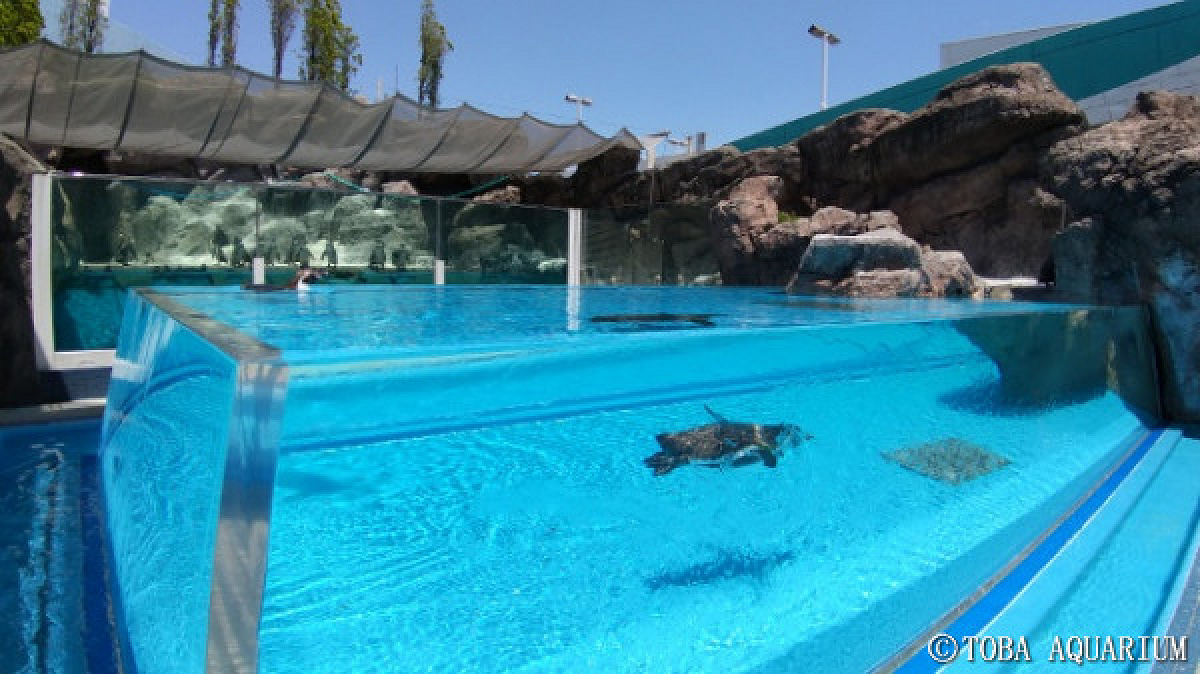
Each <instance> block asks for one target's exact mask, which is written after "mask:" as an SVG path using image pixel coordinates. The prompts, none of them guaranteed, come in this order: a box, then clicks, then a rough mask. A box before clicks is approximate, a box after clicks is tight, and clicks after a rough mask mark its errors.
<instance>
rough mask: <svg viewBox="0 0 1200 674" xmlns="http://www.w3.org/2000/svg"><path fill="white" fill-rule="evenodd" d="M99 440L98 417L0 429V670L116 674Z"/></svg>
mask: <svg viewBox="0 0 1200 674" xmlns="http://www.w3.org/2000/svg"><path fill="white" fill-rule="evenodd" d="M99 437H100V427H99V423H97V422H95V421H84V422H72V423H59V424H53V425H41V426H29V427H18V428H3V427H0V457H2V458H3V461H2V462H0V555H2V556H0V588H2V589H0V615H2V616H3V619H2V620H0V671H5V672H22V673H24V672H29V673H30V674H32V673H33V672H83V671H90V672H97V673H100V672H107V671H114V670H112V669H111V666H112V641H111V636H112V635H111V634H110V633H109V630H108V629H107V628H106V626H105V621H104V617H103V611H104V606H105V604H104V602H105V598H104V597H103V594H104V590H103V579H102V566H103V556H102V555H103V553H102V551H101V548H100V546H99V545H94V544H95V543H96V542H98V541H102V539H103V534H102V528H103V521H102V518H101V516H100V512H99V508H100V505H99V493H98V483H97V481H96V468H95V463H96V461H95V450H96V446H97V443H98V441H99ZM87 541H91V542H92V543H93V549H92V552H100V554H90V553H89V552H88V549H87V545H86V542H87Z"/></svg>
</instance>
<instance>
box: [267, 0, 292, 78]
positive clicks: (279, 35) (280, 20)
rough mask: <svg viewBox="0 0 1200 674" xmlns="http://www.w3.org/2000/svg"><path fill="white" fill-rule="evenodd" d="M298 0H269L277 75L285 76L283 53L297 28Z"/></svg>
mask: <svg viewBox="0 0 1200 674" xmlns="http://www.w3.org/2000/svg"><path fill="white" fill-rule="evenodd" d="M297 9H298V7H297V0H267V11H268V12H270V14H271V46H272V47H274V48H275V77H276V78H280V77H283V53H284V51H285V50H286V49H287V43H288V42H289V41H290V40H291V39H292V32H293V31H294V30H295V29H296V10H297Z"/></svg>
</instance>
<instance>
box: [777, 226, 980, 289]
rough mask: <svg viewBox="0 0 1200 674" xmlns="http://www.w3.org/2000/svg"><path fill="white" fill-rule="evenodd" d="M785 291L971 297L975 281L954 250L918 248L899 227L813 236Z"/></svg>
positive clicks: (963, 261)
mask: <svg viewBox="0 0 1200 674" xmlns="http://www.w3.org/2000/svg"><path fill="white" fill-rule="evenodd" d="M787 290H788V292H792V293H802V294H814V293H829V294H834V295H844V296H850V297H973V296H975V295H976V294H977V293H978V292H979V290H980V287H979V283H978V281H977V279H976V277H975V274H974V272H973V271H972V270H971V266H970V265H969V264H967V262H966V260H965V258H963V256H962V253H959V252H958V251H934V250H930V249H929V248H923V247H922V246H920V245H919V244H918V243H917V242H916V241H913V240H912V239H910V238H909V237H907V236H905V235H904V234H903V233H901V232H900V231H899V230H898V229H894V228H892V227H882V228H879V229H873V230H870V231H866V232H863V233H861V234H852V235H843V234H817V235H814V236H813V237H812V240H811V242H810V243H809V244H808V247H807V249H806V250H805V252H804V256H803V257H801V258H800V263H799V266H798V268H797V270H796V273H795V274H794V275H793V276H792V278H791V280H789V281H788V284H787Z"/></svg>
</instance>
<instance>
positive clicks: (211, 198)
mask: <svg viewBox="0 0 1200 674" xmlns="http://www.w3.org/2000/svg"><path fill="white" fill-rule="evenodd" d="M52 193H53V209H54V212H53V216H52V217H53V228H54V243H53V276H52V286H53V293H54V300H53V307H54V344H55V350H57V351H72V350H80V349H111V348H113V347H114V346H115V345H116V338H117V330H118V328H119V326H120V322H121V310H122V307H123V306H124V302H125V294H126V291H127V290H128V289H129V288H136V287H143V286H181V285H206V286H207V285H240V284H242V283H245V282H247V281H249V280H250V272H249V267H248V265H249V259H250V254H251V253H250V251H253V250H254V249H255V247H256V245H257V244H256V239H255V232H254V227H255V220H256V212H257V209H258V197H257V188H256V187H254V186H247V185H232V184H221V183H196V182H188V181H167V180H153V179H113V178H94V177H59V178H56V179H55V181H54V188H53V192H52ZM290 275H291V272H288V271H286V270H281V271H280V272H279V273H277V274H273V275H272V276H273V277H274V278H277V279H278V278H283V277H290ZM280 282H282V281H280Z"/></svg>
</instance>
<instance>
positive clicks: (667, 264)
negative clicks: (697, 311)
mask: <svg viewBox="0 0 1200 674" xmlns="http://www.w3.org/2000/svg"><path fill="white" fill-rule="evenodd" d="M711 206H712V204H710V203H707V202H701V203H695V204H670V205H662V206H655V207H652V208H642V207H630V208H620V209H592V210H588V211H585V213H584V246H583V282H584V283H585V284H597V285H630V284H632V285H659V284H664V285H716V284H719V283H720V272H719V270H718V269H717V260H716V256H715V254H714V252H713V249H712V241H711V236H710V234H709V224H708V212H709V209H710V208H711Z"/></svg>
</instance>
